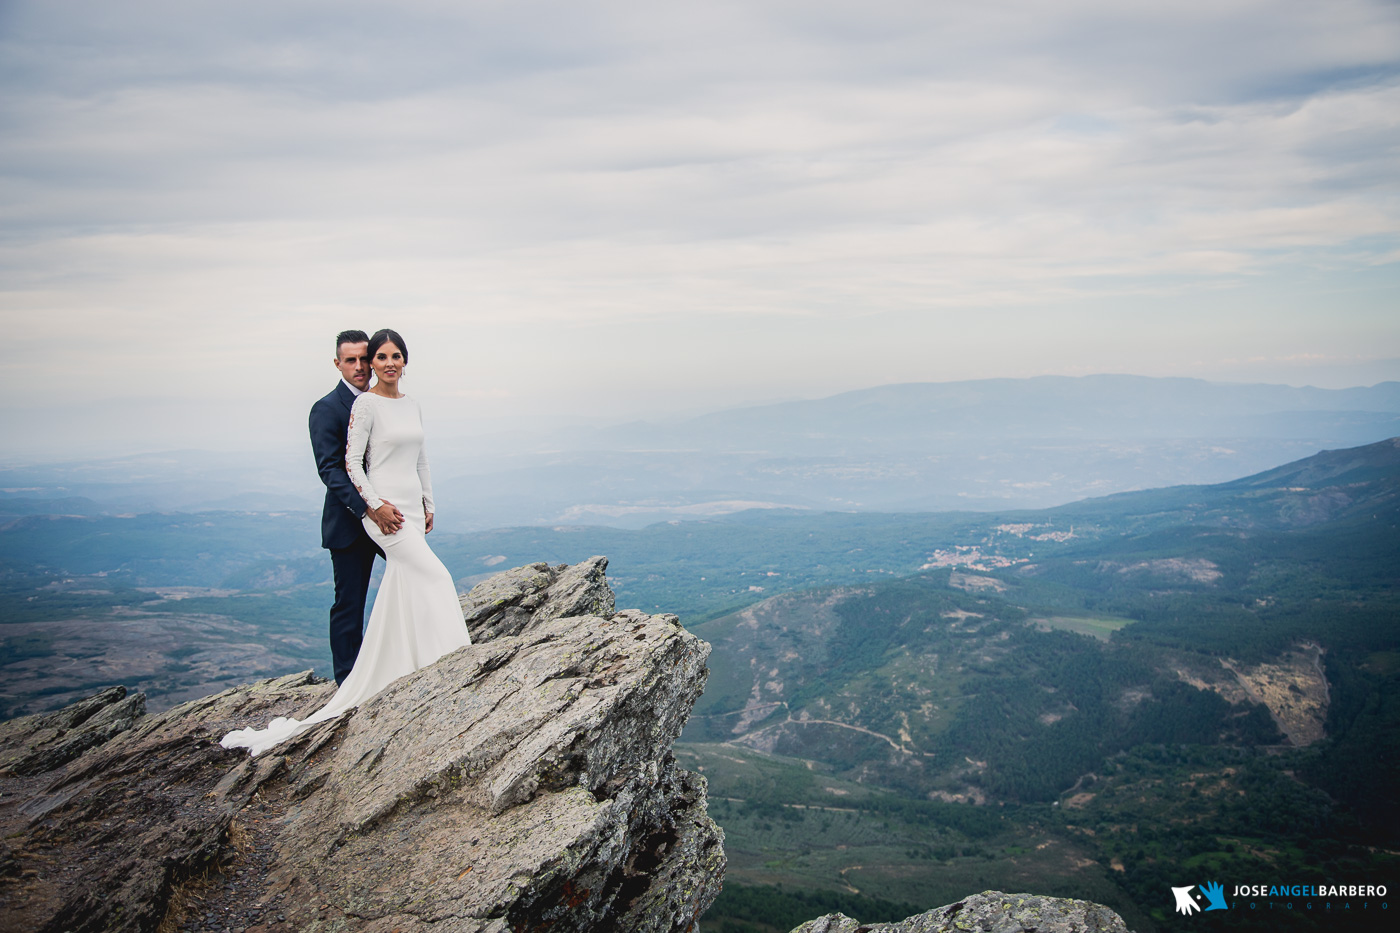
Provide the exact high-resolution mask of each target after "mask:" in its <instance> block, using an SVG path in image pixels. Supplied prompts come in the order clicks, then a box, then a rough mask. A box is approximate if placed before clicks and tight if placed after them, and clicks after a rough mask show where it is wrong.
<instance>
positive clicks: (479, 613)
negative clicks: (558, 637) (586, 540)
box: [462, 557, 614, 642]
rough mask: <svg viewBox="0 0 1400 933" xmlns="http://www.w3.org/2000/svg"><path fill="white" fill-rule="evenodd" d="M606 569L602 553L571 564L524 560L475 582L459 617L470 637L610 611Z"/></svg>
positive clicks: (611, 601) (494, 635)
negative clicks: (508, 568) (525, 561)
mask: <svg viewBox="0 0 1400 933" xmlns="http://www.w3.org/2000/svg"><path fill="white" fill-rule="evenodd" d="M607 569H608V559H607V558H606V557H590V558H589V559H588V560H586V561H582V562H581V563H577V564H574V565H573V566H572V567H570V566H568V565H567V564H560V565H558V566H557V567H551V566H549V565H548V564H545V563H538V564H526V565H525V566H524V567H516V568H515V569H514V570H507V571H505V572H504V573H498V574H496V575H495V576H493V577H491V578H490V579H489V580H485V581H483V582H481V583H478V584H477V585H476V586H475V587H473V588H472V590H471V592H470V593H468V594H467V595H465V596H463V597H462V616H463V617H464V618H465V619H466V620H467V629H468V630H469V631H470V632H471V636H472V641H474V642H482V641H488V640H490V639H492V638H498V637H500V636H502V635H519V634H520V633H521V632H522V631H524V630H525V627H526V626H527V625H542V624H544V623H545V622H550V621H552V620H554V619H562V618H567V617H569V616H585V615H592V616H603V617H604V618H606V617H607V616H610V615H612V614H613V610H614V599H613V591H612V588H611V587H610V586H608V581H607V579H606V577H605V576H604V574H605V573H606V572H607Z"/></svg>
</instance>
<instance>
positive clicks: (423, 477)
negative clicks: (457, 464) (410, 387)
mask: <svg viewBox="0 0 1400 933" xmlns="http://www.w3.org/2000/svg"><path fill="white" fill-rule="evenodd" d="M415 404H416V402H415ZM418 425H419V427H422V425H423V408H422V406H419V408H418ZM418 485H420V486H422V487H423V511H424V512H425V513H428V514H430V515H431V514H433V513H435V512H436V511H437V509H435V508H433V476H432V474H431V473H430V472H428V444H427V441H426V440H425V441H424V442H423V443H422V444H421V445H420V446H419V448H418Z"/></svg>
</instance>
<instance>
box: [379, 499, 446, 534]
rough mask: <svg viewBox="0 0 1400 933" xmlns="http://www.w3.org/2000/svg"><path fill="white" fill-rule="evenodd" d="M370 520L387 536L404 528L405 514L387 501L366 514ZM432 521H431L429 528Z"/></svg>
mask: <svg viewBox="0 0 1400 933" xmlns="http://www.w3.org/2000/svg"><path fill="white" fill-rule="evenodd" d="M365 514H366V515H368V516H369V517H370V520H371V521H372V522H374V523H375V524H376V525H378V526H379V530H380V531H382V532H383V533H384V534H386V535H391V534H394V533H396V532H397V531H398V530H399V528H401V527H402V526H403V513H402V512H400V511H399V510H398V509H397V508H395V507H394V503H392V502H390V501H389V500H387V499H385V500H384V501H383V502H382V503H381V504H380V506H379V508H377V509H370V510H368V511H367V512H366V513H365ZM431 524H432V521H431V519H430V520H429V526H431Z"/></svg>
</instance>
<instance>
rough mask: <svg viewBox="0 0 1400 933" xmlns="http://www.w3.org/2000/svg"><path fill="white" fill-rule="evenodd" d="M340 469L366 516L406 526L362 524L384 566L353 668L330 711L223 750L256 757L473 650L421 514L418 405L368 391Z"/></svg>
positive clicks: (428, 486)
mask: <svg viewBox="0 0 1400 933" xmlns="http://www.w3.org/2000/svg"><path fill="white" fill-rule="evenodd" d="M345 465H346V469H347V470H349V472H350V479H351V481H352V482H354V484H355V488H357V489H358V490H359V491H360V495H361V496H363V497H364V499H365V501H366V502H367V503H368V504H369V507H370V508H371V509H375V508H378V507H379V506H380V505H381V504H382V503H383V502H385V501H388V502H392V503H393V504H394V505H395V506H397V507H398V509H399V511H400V512H402V513H403V517H404V522H403V526H402V527H401V528H400V529H399V530H398V532H396V533H395V534H392V535H386V534H383V533H382V532H381V531H380V530H379V526H378V525H376V524H375V523H374V522H373V520H371V519H370V517H369V516H368V515H366V516H365V518H364V519H363V521H364V524H365V530H366V531H368V532H369V535H370V537H371V538H373V539H374V542H375V543H376V544H378V545H379V546H380V547H381V548H383V549H384V557H385V567H384V579H383V581H381V583H380V584H379V593H378V595H377V596H375V599H374V608H373V609H372V610H370V614H369V626H368V627H367V628H366V630H365V638H364V643H363V644H362V645H361V646H360V653H359V655H358V656H357V657H356V659H355V667H354V669H353V670H352V671H351V672H350V676H348V677H346V678H345V682H344V683H343V684H341V685H340V689H339V690H337V691H336V692H335V696H333V697H331V700H330V702H329V703H327V704H326V705H325V706H323V707H322V708H321V709H319V710H317V711H316V712H315V713H314V714H313V715H312V716H311V717H309V718H307V719H302V720H296V719H287V718H283V717H278V718H277V719H274V720H272V722H271V723H269V724H268V727H267V728H266V729H239V730H237V731H234V732H230V733H229V734H228V735H226V736H224V737H223V740H222V742H221V743H220V744H222V745H223V746H224V748H246V749H248V750H249V751H250V752H251V753H252V754H254V755H258V754H261V753H262V752H264V751H266V750H267V749H269V748H271V747H272V746H274V745H277V744H278V743H280V742H285V741H287V740H288V739H290V738H292V737H293V736H295V735H298V734H300V733H301V732H304V731H306V730H307V729H309V728H310V727H311V726H313V725H315V724H316V723H318V722H325V721H326V720H327V719H334V718H335V717H336V716H339V715H340V714H341V713H343V712H345V711H346V710H348V709H350V708H352V707H355V706H359V705H360V704H361V703H363V702H364V701H365V700H368V699H369V698H370V697H372V696H374V695H375V694H376V693H378V692H379V691H381V690H383V689H384V688H385V687H387V686H389V684H391V683H393V682H394V681H395V680H398V679H399V678H400V677H403V676H404V675H405V674H411V673H413V672H414V671H416V670H418V669H419V668H420V667H426V666H428V665H429V664H432V663H433V662H434V661H436V660H437V659H438V658H440V657H442V656H443V655H445V654H447V653H448V652H450V651H455V650H457V649H458V648H460V647H462V646H463V645H469V644H471V636H470V635H468V634H467V626H466V623H465V622H463V620H462V607H461V604H460V603H459V602H458V600H457V587H456V585H455V584H453V582H452V574H450V573H449V572H448V570H447V568H446V567H444V566H443V565H442V561H440V560H438V558H437V555H436V554H434V553H433V551H432V549H431V548H430V547H428V542H427V539H426V537H425V526H426V516H425V515H424V513H425V512H432V511H433V487H432V482H431V480H430V478H429V474H428V458H427V454H426V453H425V452H424V449H423V415H422V411H421V409H419V407H418V402H417V401H415V400H414V399H412V398H410V397H408V396H407V395H404V396H401V397H399V398H385V397H384V396H382V395H375V394H374V393H373V392H366V393H364V394H363V395H361V396H360V397H359V398H357V399H355V407H354V408H353V409H351V411H350V431H349V437H348V442H347V445H346V450H345Z"/></svg>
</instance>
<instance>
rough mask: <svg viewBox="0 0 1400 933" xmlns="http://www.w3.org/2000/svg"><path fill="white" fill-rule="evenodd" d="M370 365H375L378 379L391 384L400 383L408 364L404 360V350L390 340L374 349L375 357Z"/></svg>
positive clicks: (375, 373) (387, 384)
mask: <svg viewBox="0 0 1400 933" xmlns="http://www.w3.org/2000/svg"><path fill="white" fill-rule="evenodd" d="M369 365H370V366H373V367H374V375H375V378H376V379H378V380H379V381H380V382H382V383H384V385H386V386H391V385H395V384H397V383H398V381H399V377H400V376H402V375H403V371H404V368H405V367H406V366H407V365H408V364H407V363H405V362H404V359H403V351H402V350H400V349H399V348H398V347H397V346H396V345H395V344H394V343H393V342H392V341H390V342H389V343H386V344H384V346H382V347H380V348H379V349H378V350H375V351H374V359H372V360H370V361H369Z"/></svg>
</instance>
